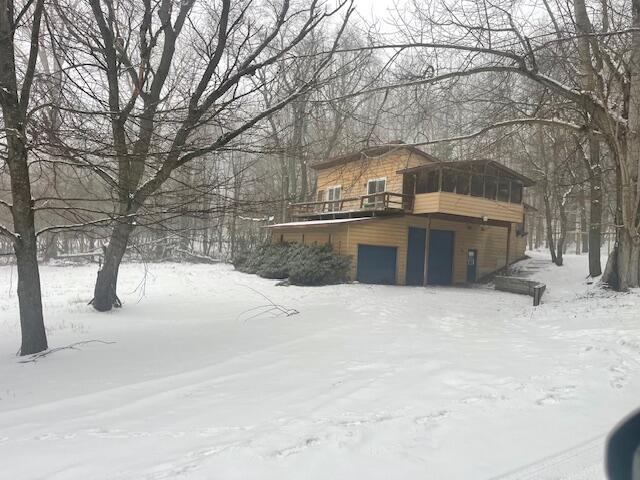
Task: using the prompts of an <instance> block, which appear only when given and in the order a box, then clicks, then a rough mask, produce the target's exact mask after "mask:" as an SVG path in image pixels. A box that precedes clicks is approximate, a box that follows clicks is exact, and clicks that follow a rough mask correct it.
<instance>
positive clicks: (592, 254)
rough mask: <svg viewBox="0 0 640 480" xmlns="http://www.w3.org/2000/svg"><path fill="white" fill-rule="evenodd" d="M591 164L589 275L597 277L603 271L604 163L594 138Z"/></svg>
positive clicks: (590, 150) (598, 143) (590, 147)
mask: <svg viewBox="0 0 640 480" xmlns="http://www.w3.org/2000/svg"><path fill="white" fill-rule="evenodd" d="M589 164H590V172H589V178H590V181H589V275H590V276H592V277H597V276H599V275H600V274H601V273H602V265H601V263H600V255H601V253H600V252H601V250H600V248H601V239H602V165H601V164H600V142H599V141H598V140H596V139H594V138H591V139H590V140H589Z"/></svg>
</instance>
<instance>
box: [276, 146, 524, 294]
mask: <svg viewBox="0 0 640 480" xmlns="http://www.w3.org/2000/svg"><path fill="white" fill-rule="evenodd" d="M312 168H314V169H315V170H316V172H317V187H316V191H315V201H313V202H306V203H296V204H292V205H291V210H290V214H291V218H292V219H293V220H294V221H291V222H287V223H280V224H276V225H271V226H270V227H269V228H270V234H271V241H272V242H274V243H276V242H298V243H304V244H325V243H329V244H331V245H332V246H333V248H334V250H335V251H336V252H338V253H341V254H345V255H351V256H352V258H353V262H352V271H351V278H352V279H353V280H358V281H360V282H364V283H384V284H398V285H425V284H437V285H448V284H464V283H472V282H475V281H477V280H478V279H480V278H482V277H484V276H486V275H488V274H490V273H492V272H495V271H496V270H499V269H501V268H503V267H504V266H506V265H508V264H511V263H513V262H515V261H517V260H519V259H521V258H522V257H523V256H524V250H525V246H526V237H525V235H526V233H525V232H524V215H525V206H524V203H523V189H524V188H525V187H529V186H531V185H533V184H534V182H533V181H532V180H531V179H529V178H527V177H525V176H523V175H521V174H519V173H517V172H515V171H513V170H511V169H510V168H507V167H506V166H504V165H502V164H500V163H498V162H495V161H492V160H472V161H461V162H445V161H440V160H438V159H437V158H435V157H433V156H431V155H429V154H427V153H426V152H423V151H421V150H420V149H418V148H415V147H412V146H408V145H403V144H401V143H400V142H397V143H393V144H388V145H382V146H376V147H371V148H367V149H364V150H361V151H359V152H356V153H351V154H348V155H342V156H339V157H336V158H332V159H330V160H327V161H324V162H320V163H316V164H315V165H313V166H312Z"/></svg>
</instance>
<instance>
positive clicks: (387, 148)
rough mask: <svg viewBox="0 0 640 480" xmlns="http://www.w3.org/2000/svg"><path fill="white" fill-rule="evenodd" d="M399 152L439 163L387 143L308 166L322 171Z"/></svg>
mask: <svg viewBox="0 0 640 480" xmlns="http://www.w3.org/2000/svg"><path fill="white" fill-rule="evenodd" d="M401 150H407V151H409V152H410V153H412V154H414V155H418V156H420V157H422V158H424V159H425V160H428V161H429V162H439V160H438V159H437V158H436V157H434V156H433V155H429V154H428V153H427V152H424V151H422V150H420V149H419V148H416V147H412V146H411V145H405V144H402V143H389V144H386V145H379V146H375V147H368V148H363V149H362V150H358V151H357V152H352V153H347V154H345V155H340V156H337V157H333V158H330V159H328V160H325V161H323V162H318V163H315V164H313V165H310V168H313V169H314V170H323V169H325V168H331V167H335V166H338V165H343V164H346V163H349V162H354V161H356V160H361V159H362V158H375V157H383V156H384V155H387V154H389V153H393V152H398V151H401Z"/></svg>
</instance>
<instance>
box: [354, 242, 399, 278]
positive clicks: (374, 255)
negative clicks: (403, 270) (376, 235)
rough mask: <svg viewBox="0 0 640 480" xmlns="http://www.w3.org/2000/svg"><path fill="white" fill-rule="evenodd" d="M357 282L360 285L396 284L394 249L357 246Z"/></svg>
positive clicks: (376, 246)
mask: <svg viewBox="0 0 640 480" xmlns="http://www.w3.org/2000/svg"><path fill="white" fill-rule="evenodd" d="M357 270H358V271H357V276H358V281H359V282H362V283H382V284H387V285H394V284H395V283H396V247H381V246H378V245H358V269H357Z"/></svg>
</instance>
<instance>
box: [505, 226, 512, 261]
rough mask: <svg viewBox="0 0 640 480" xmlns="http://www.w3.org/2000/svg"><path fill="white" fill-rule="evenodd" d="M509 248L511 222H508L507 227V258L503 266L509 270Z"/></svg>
mask: <svg viewBox="0 0 640 480" xmlns="http://www.w3.org/2000/svg"><path fill="white" fill-rule="evenodd" d="M510 248H511V222H509V226H508V227H507V258H506V263H505V264H504V266H505V268H506V269H508V268H509V254H510V252H509V250H510Z"/></svg>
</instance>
